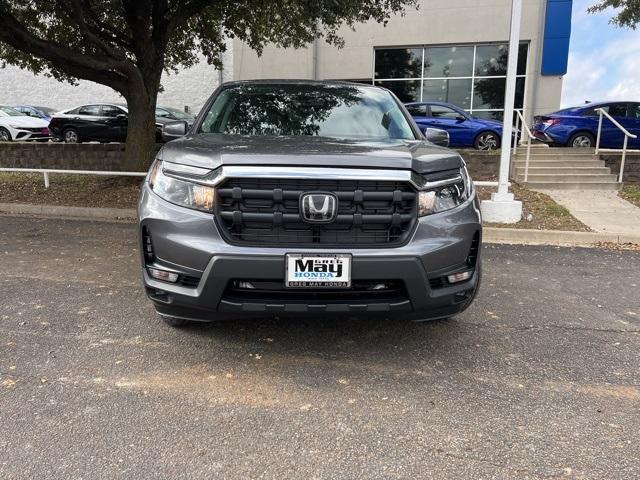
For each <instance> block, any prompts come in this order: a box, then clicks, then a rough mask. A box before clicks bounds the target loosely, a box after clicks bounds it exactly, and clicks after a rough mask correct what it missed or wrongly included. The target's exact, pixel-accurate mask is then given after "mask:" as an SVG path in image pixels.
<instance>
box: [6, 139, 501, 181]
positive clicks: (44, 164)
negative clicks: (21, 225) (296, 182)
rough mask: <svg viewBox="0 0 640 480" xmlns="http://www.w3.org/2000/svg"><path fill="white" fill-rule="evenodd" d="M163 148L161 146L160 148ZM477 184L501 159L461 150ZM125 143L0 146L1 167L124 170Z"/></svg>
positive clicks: (493, 175)
mask: <svg viewBox="0 0 640 480" xmlns="http://www.w3.org/2000/svg"><path fill="white" fill-rule="evenodd" d="M157 147H158V148H160V145H158V146H157ZM460 154H461V155H462V156H463V157H464V159H465V161H466V162H467V166H468V169H469V173H470V174H471V176H472V177H473V178H474V179H476V180H489V179H493V178H497V175H498V165H499V163H500V155H499V154H497V153H487V152H478V151H476V150H460ZM123 155H124V144H121V143H104V144H98V143H95V144H94V143H81V144H64V143H53V142H49V143H28V142H23V143H19V142H14V143H10V142H8V143H0V167H5V168H59V169H66V170H114V171H117V170H122V167H121V165H122V158H123Z"/></svg>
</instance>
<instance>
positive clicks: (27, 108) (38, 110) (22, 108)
mask: <svg viewBox="0 0 640 480" xmlns="http://www.w3.org/2000/svg"><path fill="white" fill-rule="evenodd" d="M13 108H15V109H16V110H17V111H19V112H21V113H24V114H25V115H26V116H28V117H35V118H41V119H43V120H46V121H47V122H48V121H50V120H51V117H53V115H54V114H55V113H56V110H54V109H53V108H49V107H36V106H33V105H16V106H15V107H13Z"/></svg>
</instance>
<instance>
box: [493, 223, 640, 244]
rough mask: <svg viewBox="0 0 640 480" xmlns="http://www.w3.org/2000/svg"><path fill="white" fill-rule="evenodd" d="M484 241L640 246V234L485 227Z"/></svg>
mask: <svg viewBox="0 0 640 480" xmlns="http://www.w3.org/2000/svg"><path fill="white" fill-rule="evenodd" d="M483 241H484V242H486V243H513V244H518V245H562V246H576V245H580V246H589V245H593V244H594V243H600V242H607V243H619V244H623V243H637V244H640V233H638V234H637V235H628V234H619V233H598V232H565V231H562V230H532V229H523V228H496V227H485V228H484V229H483Z"/></svg>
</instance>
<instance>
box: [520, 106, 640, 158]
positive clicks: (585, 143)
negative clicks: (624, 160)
mask: <svg viewBox="0 0 640 480" xmlns="http://www.w3.org/2000/svg"><path fill="white" fill-rule="evenodd" d="M597 108H602V109H604V110H605V111H606V112H607V113H608V114H609V115H611V116H612V117H613V118H615V119H616V121H617V122H618V123H620V125H622V126H623V127H624V128H626V129H627V130H628V131H629V133H632V134H634V135H637V136H638V138H635V139H634V138H630V139H629V141H628V142H629V143H628V146H629V148H638V147H640V102H605V103H589V104H587V105H582V106H580V107H573V108H565V109H563V110H559V111H557V112H555V113H550V114H549V115H541V116H538V117H535V124H534V126H533V128H532V133H533V134H534V135H535V136H536V138H538V139H539V140H541V141H543V142H545V143H548V144H550V145H552V146H556V147H564V146H566V147H587V148H588V147H595V145H596V137H597V134H598V118H599V115H598V112H596V109H597ZM623 141H624V134H623V133H622V131H621V130H620V129H619V128H618V127H616V126H615V125H614V124H613V123H612V122H611V121H610V120H609V119H607V117H604V118H603V119H602V134H601V137H600V146H602V147H605V148H622V143H623Z"/></svg>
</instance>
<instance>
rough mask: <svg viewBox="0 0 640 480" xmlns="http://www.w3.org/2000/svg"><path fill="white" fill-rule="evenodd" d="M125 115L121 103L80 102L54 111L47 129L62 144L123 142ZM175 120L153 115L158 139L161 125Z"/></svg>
mask: <svg viewBox="0 0 640 480" xmlns="http://www.w3.org/2000/svg"><path fill="white" fill-rule="evenodd" d="M164 110H166V109H164ZM156 113H158V112H156ZM128 118H129V111H128V110H127V106H126V105H123V104H119V103H100V104H91V105H80V106H79V107H75V108H72V109H70V110H65V111H63V112H59V113H56V114H55V115H54V116H53V118H52V119H51V122H50V124H49V128H50V130H51V134H52V135H53V136H54V137H55V138H56V139H58V140H61V141H63V142H65V143H78V142H87V141H97V142H124V141H126V139H127V127H128V123H129V120H128ZM175 121H176V120H175V119H172V118H167V117H156V140H157V141H159V142H161V141H162V129H163V126H164V125H165V124H166V123H170V122H175ZM185 121H186V120H185ZM187 123H188V122H187ZM191 124H193V121H191Z"/></svg>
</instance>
